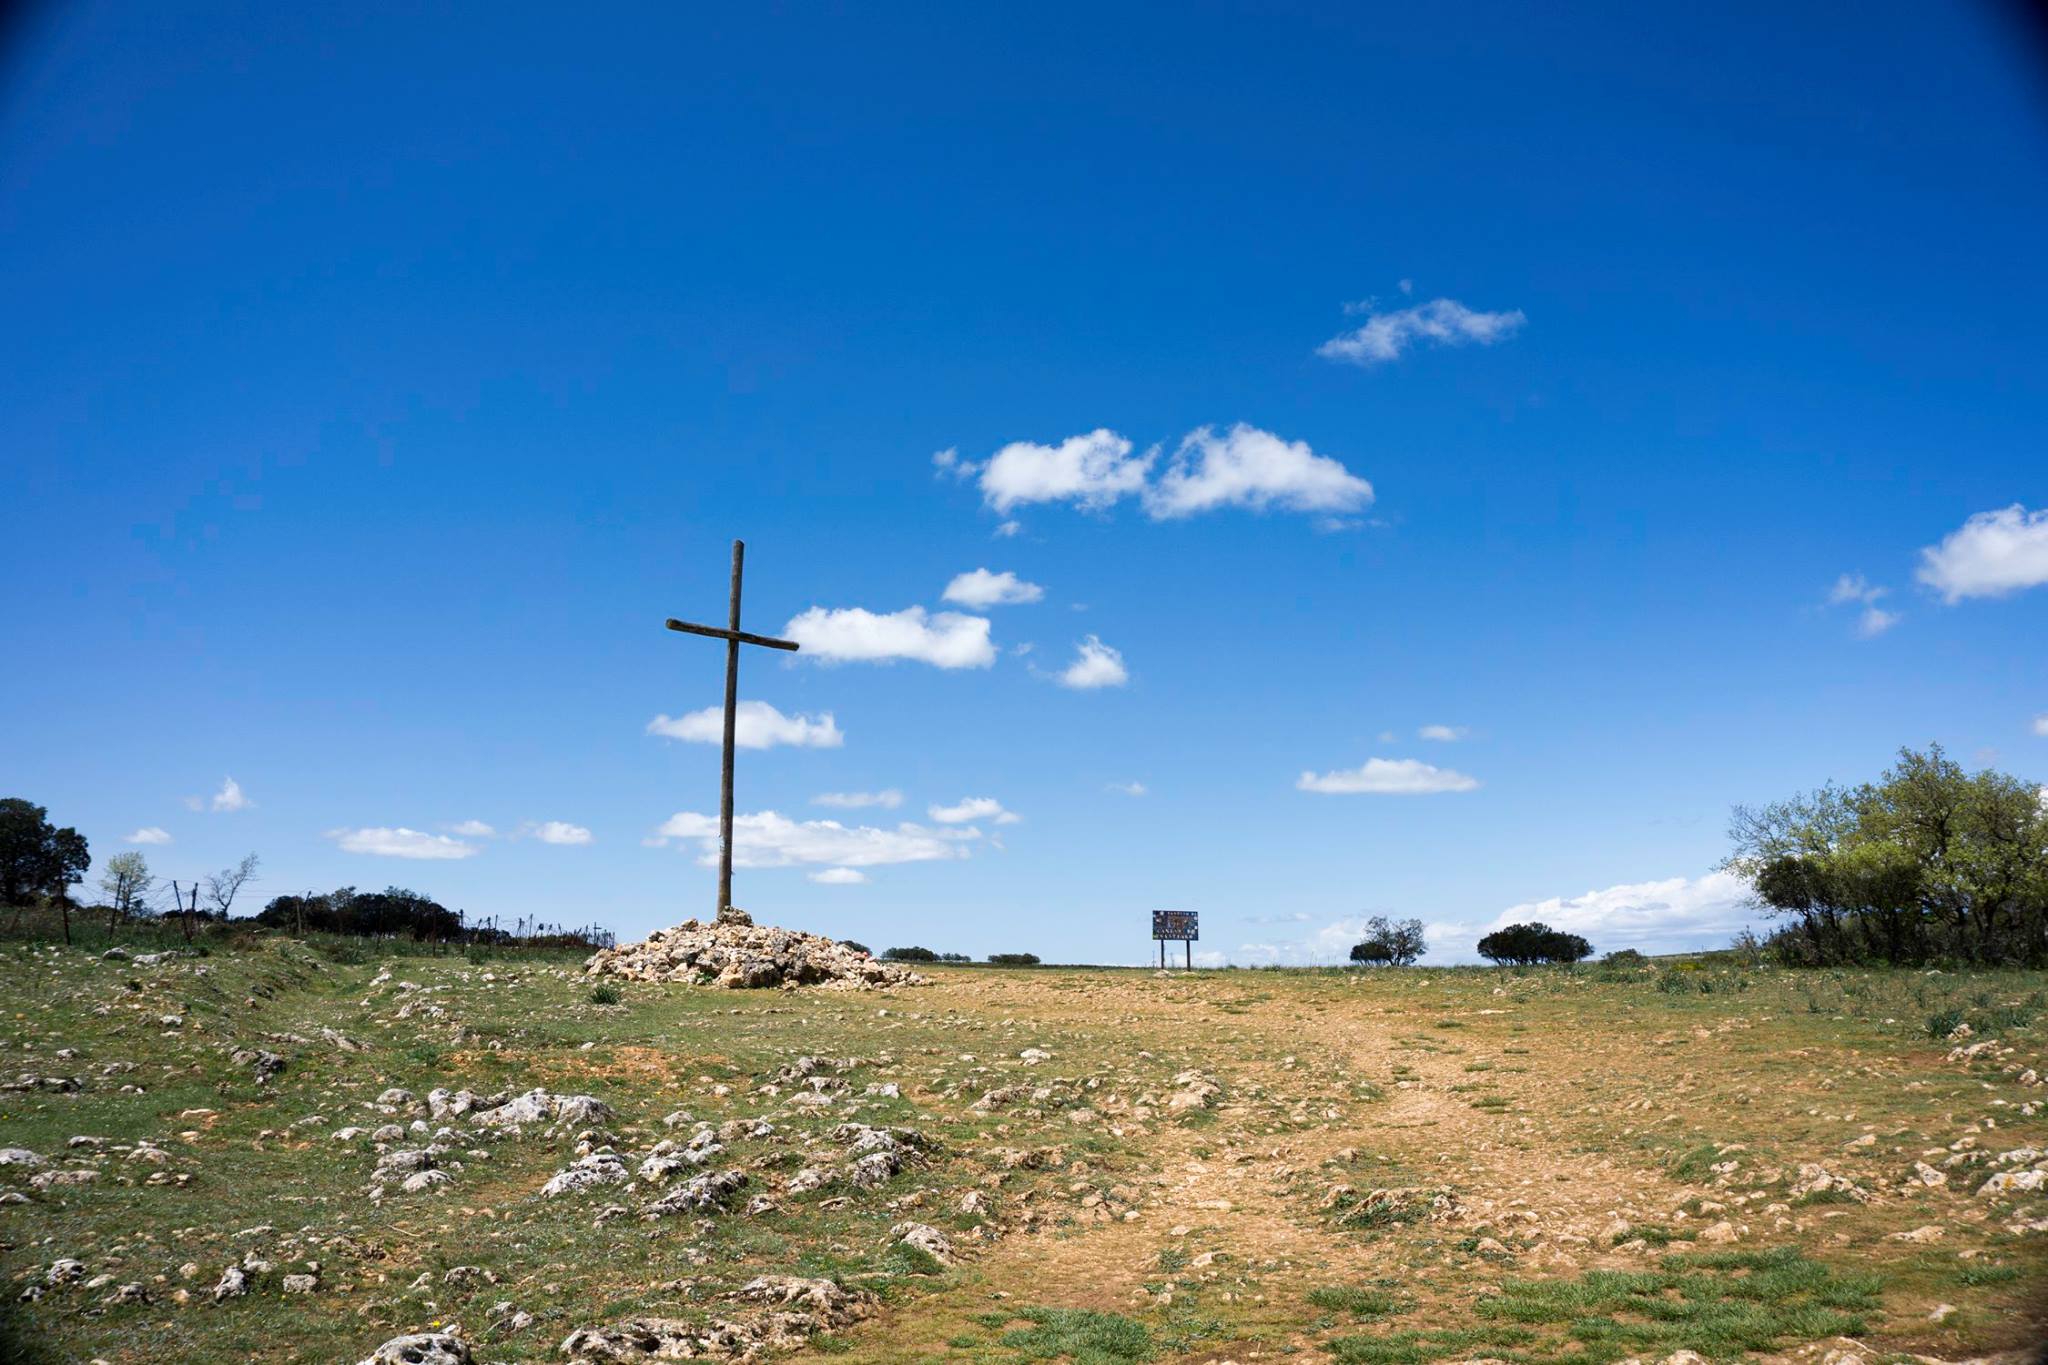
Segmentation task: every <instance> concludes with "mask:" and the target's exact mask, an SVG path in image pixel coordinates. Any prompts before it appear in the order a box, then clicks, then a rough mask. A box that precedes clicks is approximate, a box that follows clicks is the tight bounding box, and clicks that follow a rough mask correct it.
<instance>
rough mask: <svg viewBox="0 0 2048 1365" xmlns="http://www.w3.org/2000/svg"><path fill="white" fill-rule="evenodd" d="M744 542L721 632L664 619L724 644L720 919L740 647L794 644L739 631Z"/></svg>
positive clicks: (728, 880) (727, 890) (727, 905)
mask: <svg viewBox="0 0 2048 1365" xmlns="http://www.w3.org/2000/svg"><path fill="white" fill-rule="evenodd" d="M746 553H747V546H746V542H744V541H739V540H735V541H734V542H733V543H732V597H731V600H730V602H729V605H728V607H727V610H726V625H725V629H723V630H720V629H719V628H718V627H716V626H699V625H694V624H692V623H691V622H688V621H678V620H676V619H675V618H674V617H670V618H669V619H668V622H667V625H668V628H669V629H670V630H680V631H682V632H684V633H685V634H689V635H707V636H710V637H711V638H712V639H714V640H723V641H725V736H724V738H725V746H724V752H723V753H722V754H721V755H720V758H719V766H718V913H719V914H720V915H723V914H724V913H725V912H726V911H728V910H730V909H731V908H732V767H733V761H732V760H733V749H734V747H735V746H734V743H733V740H734V734H735V730H736V727H737V724H738V720H739V704H740V646H741V645H762V646H765V647H766V648H769V649H789V650H794V649H796V648H797V647H798V646H797V643H796V641H794V640H777V639H773V638H772V637H770V636H766V635H752V634H749V633H748V632H746V631H744V630H741V629H740V570H741V567H742V565H743V564H744V563H745V560H746Z"/></svg>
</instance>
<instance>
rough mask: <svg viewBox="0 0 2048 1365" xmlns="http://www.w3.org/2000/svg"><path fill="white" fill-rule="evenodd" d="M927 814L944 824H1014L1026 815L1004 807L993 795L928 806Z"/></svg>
mask: <svg viewBox="0 0 2048 1365" xmlns="http://www.w3.org/2000/svg"><path fill="white" fill-rule="evenodd" d="M925 814H926V815H929V816H930V817H931V818H932V819H934V820H936V821H938V822H939V823H940V824H942V825H964V824H967V823H969V822H970V821H974V820H992V821H994V822H995V823H996V824H998V825H1014V824H1016V823H1017V822H1018V821H1019V820H1022V819H1023V818H1024V817H1023V816H1021V815H1018V814H1017V813H1016V812H1015V811H1008V810H1004V809H1003V803H1002V802H1000V801H998V800H996V799H995V798H994V797H993V796H967V797H962V798H961V800H960V803H959V804H958V805H953V806H927V807H926V808H925Z"/></svg>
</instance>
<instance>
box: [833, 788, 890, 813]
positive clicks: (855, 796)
mask: <svg viewBox="0 0 2048 1365" xmlns="http://www.w3.org/2000/svg"><path fill="white" fill-rule="evenodd" d="M811 803H812V804H813V805H818V806H837V807H839V808H840V809H842V810H859V809H860V808H862V807H863V806H880V807H881V808H882V809H884V810H895V809H896V808H897V807H898V806H900V805H902V804H903V793H902V792H900V791H897V790H896V789H895V788H894V787H890V788H888V789H887V790H886V791H878V792H820V793H819V794H818V795H816V796H814V797H812V798H811Z"/></svg>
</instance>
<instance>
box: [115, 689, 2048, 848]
mask: <svg viewBox="0 0 2048 1365" xmlns="http://www.w3.org/2000/svg"><path fill="white" fill-rule="evenodd" d="M2044 719H2048V717H2044ZM2043 733H2044V734H2048V731H2043ZM170 841H171V836H170V832H169V831H168V830H163V829H159V828H157V827H156V826H155V825H144V826H143V827H142V828H141V829H138V830H136V831H135V832H134V833H133V834H130V835H128V836H127V838H126V839H125V840H124V842H126V843H131V844H168V843H169V842H170Z"/></svg>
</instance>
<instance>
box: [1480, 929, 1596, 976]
mask: <svg viewBox="0 0 2048 1365" xmlns="http://www.w3.org/2000/svg"><path fill="white" fill-rule="evenodd" d="M1479 955H1480V956H1481V957H1483V958H1485V959H1487V960H1488V961H1489V962H1499V963H1505V964H1507V965H1509V966H1513V967H1528V966H1533V965H1534V964H1536V963H1539V962H1578V961H1581V960H1583V959H1585V958H1588V957H1591V956H1592V955H1593V945H1592V944H1590V943H1588V942H1586V940H1584V939H1583V938H1580V937H1579V936H1578V935H1577V934H1568V933H1566V932H1565V931H1564V930H1562V929H1553V928H1551V927H1550V926H1549V925H1547V924H1544V923H1542V922H1541V921H1537V922H1535V923H1532V924H1510V925H1509V926H1508V927H1507V928H1505V929H1496V930H1494V931H1493V932H1492V933H1490V934H1488V935H1487V936H1486V937H1485V938H1482V939H1480V940H1479Z"/></svg>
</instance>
